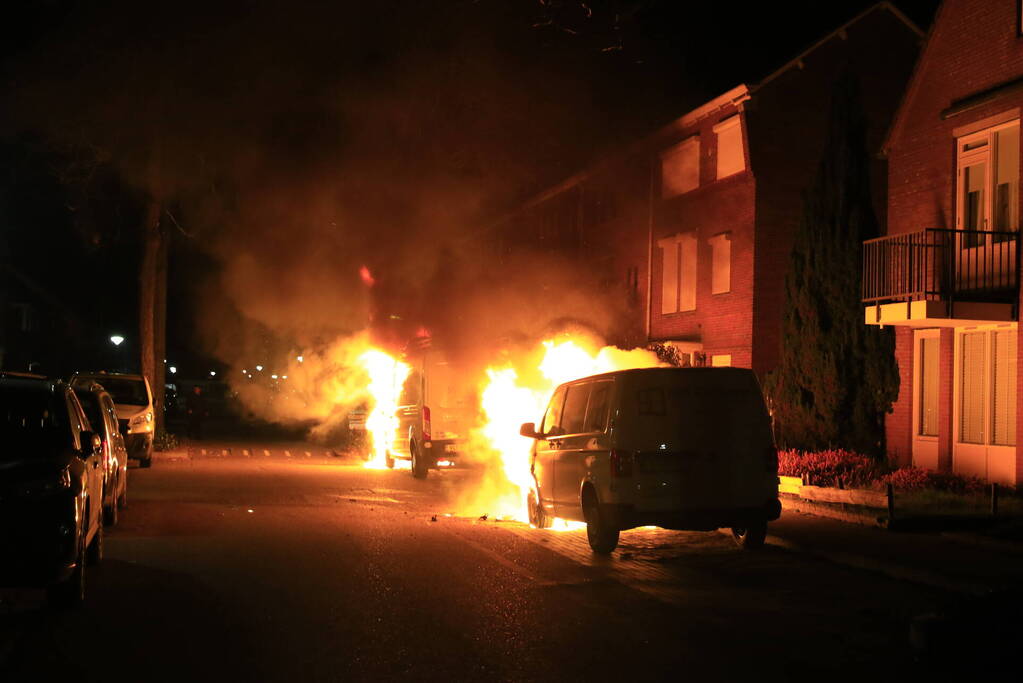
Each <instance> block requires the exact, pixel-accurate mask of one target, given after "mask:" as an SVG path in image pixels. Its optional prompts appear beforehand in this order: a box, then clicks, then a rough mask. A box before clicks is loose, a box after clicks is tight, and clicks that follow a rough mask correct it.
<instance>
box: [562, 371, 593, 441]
mask: <svg viewBox="0 0 1023 683" xmlns="http://www.w3.org/2000/svg"><path fill="white" fill-rule="evenodd" d="M592 386H593V384H592V383H591V382H586V383H583V384H573V385H571V386H569V387H568V395H567V396H566V397H565V412H564V413H562V414H561V433H562V434H582V433H583V431H585V430H584V429H583V425H584V424H585V422H586V403H587V401H589V399H590V388H591V387H592Z"/></svg>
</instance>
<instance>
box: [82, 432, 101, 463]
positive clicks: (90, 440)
mask: <svg viewBox="0 0 1023 683" xmlns="http://www.w3.org/2000/svg"><path fill="white" fill-rule="evenodd" d="M79 439H81V442H82V457H83V458H88V457H90V456H93V455H98V454H99V453H101V452H102V451H103V439H101V438H99V434H97V433H96V432H82V433H81V435H80V436H79Z"/></svg>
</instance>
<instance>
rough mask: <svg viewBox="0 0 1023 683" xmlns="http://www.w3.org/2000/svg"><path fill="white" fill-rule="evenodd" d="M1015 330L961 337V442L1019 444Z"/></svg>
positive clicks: (983, 332) (966, 333) (969, 333)
mask: <svg viewBox="0 0 1023 683" xmlns="http://www.w3.org/2000/svg"><path fill="white" fill-rule="evenodd" d="M1017 334H1018V332H1017V331H1016V330H1013V329H997V330H989V331H971V332H964V333H962V334H961V335H960V336H959V347H960V348H959V358H958V360H959V367H958V368H957V372H958V373H959V375H958V379H959V441H960V442H962V443H972V444H989V445H994V446H1014V445H1015V444H1016V346H1017V343H1016V339H1017Z"/></svg>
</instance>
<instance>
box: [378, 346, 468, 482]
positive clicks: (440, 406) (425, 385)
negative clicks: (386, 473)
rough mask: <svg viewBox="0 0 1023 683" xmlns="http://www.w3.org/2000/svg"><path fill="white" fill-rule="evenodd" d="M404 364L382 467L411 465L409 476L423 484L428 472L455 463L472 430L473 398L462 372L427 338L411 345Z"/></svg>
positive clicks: (405, 355)
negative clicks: (391, 435)
mask: <svg viewBox="0 0 1023 683" xmlns="http://www.w3.org/2000/svg"><path fill="white" fill-rule="evenodd" d="M404 362H405V363H406V364H407V365H408V367H409V372H408V376H407V377H406V379H405V382H404V384H403V385H402V390H401V394H400V395H399V397H398V410H397V413H396V415H397V418H398V419H397V428H396V433H395V435H394V440H393V442H392V444H391V446H390V448H389V449H388V452H387V463H386V464H387V466H388V467H393V466H394V460H395V459H404V460H410V461H411V462H412V475H413V476H414V477H416V478H417V479H425V478H426V476H427V474H428V473H429V471H430V469H431V468H440V467H453V466H455V465H456V464H457V463H458V462H459V459H460V457H461V455H462V449H463V444H464V442H465V441H464V440H465V436H466V434H467V430H468V429H469V427H470V426H471V425H472V416H473V414H474V412H473V407H474V404H473V401H472V398H473V396H472V392H471V391H467V390H466V388H465V384H464V373H461V372H459V370H458V368H457V366H456V365H453V364H452V363H451V361H450V359H449V358H448V357H447V355H446V354H445V353H444V352H443V350H442V349H440V348H437V347H436V346H434V345H433V344H432V343H431V340H430V338H429V337H417V338H416V339H415V340H413V341H412V342H410V343H409V345H408V347H407V348H406V350H405V354H404Z"/></svg>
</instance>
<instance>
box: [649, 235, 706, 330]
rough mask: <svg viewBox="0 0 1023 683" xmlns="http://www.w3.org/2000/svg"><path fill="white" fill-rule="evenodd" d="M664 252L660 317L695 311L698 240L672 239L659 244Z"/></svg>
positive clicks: (665, 239)
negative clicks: (661, 315)
mask: <svg viewBox="0 0 1023 683" xmlns="http://www.w3.org/2000/svg"><path fill="white" fill-rule="evenodd" d="M657 246H658V247H660V249H661V264H662V268H661V313H662V314H665V315H667V314H670V313H678V312H679V311H692V310H695V309H696V236H695V235H693V234H692V233H685V234H681V235H673V236H672V237H666V238H664V239H661V240H658V241H657Z"/></svg>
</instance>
